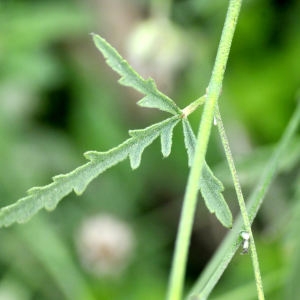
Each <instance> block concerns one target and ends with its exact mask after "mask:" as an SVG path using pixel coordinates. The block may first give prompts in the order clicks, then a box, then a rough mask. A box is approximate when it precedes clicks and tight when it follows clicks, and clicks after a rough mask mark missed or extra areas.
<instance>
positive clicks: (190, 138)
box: [182, 118, 196, 167]
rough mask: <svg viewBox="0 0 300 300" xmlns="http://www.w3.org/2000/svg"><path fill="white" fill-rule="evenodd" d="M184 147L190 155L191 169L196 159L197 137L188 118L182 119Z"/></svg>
mask: <svg viewBox="0 0 300 300" xmlns="http://www.w3.org/2000/svg"><path fill="white" fill-rule="evenodd" d="M182 126H183V136H184V145H185V148H186V150H187V155H188V166H189V167H191V166H192V164H193V159H194V152H195V145H196V137H195V134H194V132H193V130H192V127H191V125H190V123H189V121H188V120H187V119H186V118H183V119H182Z"/></svg>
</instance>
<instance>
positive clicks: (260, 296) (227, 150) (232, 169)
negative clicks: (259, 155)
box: [215, 104, 265, 300]
mask: <svg viewBox="0 0 300 300" xmlns="http://www.w3.org/2000/svg"><path fill="white" fill-rule="evenodd" d="M215 114H216V115H215V117H216V120H217V126H218V130H219V134H220V137H221V141H222V144H223V148H224V151H225V155H226V158H227V162H228V165H229V169H230V172H231V176H232V179H233V184H234V188H235V191H236V195H237V198H238V203H239V206H240V210H241V215H242V219H243V222H244V226H245V230H246V231H247V232H248V233H249V234H250V249H251V258H252V264H253V269H254V275H255V281H256V288H257V295H258V299H259V300H263V299H265V297H264V291H263V285H262V279H261V274H260V269H259V262H258V257H257V251H256V247H255V242H254V237H253V234H252V230H251V224H250V220H249V216H248V213H247V208H246V204H245V200H244V196H243V193H242V188H241V185H240V181H239V177H238V174H237V171H236V168H235V164H234V160H233V156H232V153H231V150H230V146H229V142H228V138H227V135H226V132H225V128H224V124H223V121H222V118H221V114H220V110H219V106H218V104H217V105H216V110H215Z"/></svg>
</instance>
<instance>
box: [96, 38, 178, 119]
mask: <svg viewBox="0 0 300 300" xmlns="http://www.w3.org/2000/svg"><path fill="white" fill-rule="evenodd" d="M92 36H93V39H94V43H95V45H96V47H97V48H98V50H99V51H100V52H101V53H102V55H103V56H104V58H105V59H106V63H107V64H108V65H109V66H110V67H111V68H112V69H113V70H114V71H116V72H117V73H118V74H119V75H120V76H121V78H120V80H119V82H120V83H121V84H123V85H125V86H130V87H132V88H134V89H135V90H137V91H139V92H140V93H142V94H143V95H145V97H144V98H142V99H141V100H140V101H139V102H138V105H140V106H143V107H150V108H157V109H160V110H162V111H166V112H169V113H171V114H173V115H179V114H181V110H180V108H179V107H178V106H177V105H176V103H175V102H174V101H173V100H172V99H170V98H169V97H168V96H166V95H164V94H163V93H161V92H160V91H159V90H158V89H157V87H156V85H155V82H154V80H153V79H152V78H149V79H147V80H145V79H144V78H142V77H141V76H140V75H139V74H138V73H137V72H136V71H135V70H134V69H133V68H132V67H131V66H130V65H129V64H128V62H127V61H126V60H125V59H124V58H123V57H122V56H121V55H120V54H119V53H118V52H117V50H116V49H114V48H113V47H112V46H111V45H110V44H109V43H107V42H106V41H105V39H103V38H102V37H100V36H99V35H97V34H92Z"/></svg>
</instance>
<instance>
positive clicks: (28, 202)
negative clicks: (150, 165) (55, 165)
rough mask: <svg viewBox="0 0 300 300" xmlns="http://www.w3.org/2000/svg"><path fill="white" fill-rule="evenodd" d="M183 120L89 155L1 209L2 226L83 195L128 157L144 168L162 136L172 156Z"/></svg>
mask: <svg viewBox="0 0 300 300" xmlns="http://www.w3.org/2000/svg"><path fill="white" fill-rule="evenodd" d="M179 120H180V117H179V116H173V117H171V118H168V119H166V120H164V121H162V122H159V123H156V124H154V125H152V126H149V127H147V128H145V129H142V130H132V131H130V132H129V133H130V135H131V138H129V139H127V140H126V141H125V142H123V143H122V144H120V145H119V146H117V147H115V148H112V149H111V150H109V151H106V152H97V151H89V152H86V153H85V154H84V156H85V157H86V158H87V159H88V160H90V161H89V162H88V163H86V164H84V165H82V166H80V167H78V168H77V169H75V170H73V171H71V172H70V173H67V174H62V175H58V176H54V177H53V182H52V183H51V184H49V185H46V186H43V187H34V188H32V189H30V190H28V192H27V194H28V196H26V197H24V198H21V199H19V200H18V201H17V202H15V203H14V204H11V205H9V206H6V207H3V208H2V209H1V210H0V227H2V226H9V225H11V224H13V223H15V222H19V223H23V222H25V221H27V220H29V219H30V218H31V217H32V216H33V215H34V214H36V213H37V212H38V211H39V210H40V209H42V208H46V209H47V210H53V209H55V207H56V206H57V204H58V203H59V201H60V200H61V199H62V198H64V197H65V196H66V195H68V194H69V193H71V192H72V191H74V192H75V193H76V194H77V195H80V194H82V193H83V192H84V190H85V189H86V187H87V185H88V184H89V183H90V182H91V181H92V180H93V179H94V178H96V177H97V176H98V175H99V174H101V173H103V172H104V171H105V170H107V169H108V168H110V167H112V166H114V165H116V164H118V163H119V162H121V161H123V160H125V159H126V158H127V157H129V159H130V164H131V167H132V168H133V169H134V168H137V167H138V166H139V165H140V161H141V156H142V153H143V151H144V150H145V148H146V147H147V146H149V145H150V144H151V143H152V142H153V141H154V140H155V139H156V138H157V137H159V136H160V135H161V136H163V137H162V140H163V143H162V153H163V155H164V156H166V154H167V155H168V154H170V151H169V150H170V149H171V143H172V130H173V128H174V126H175V125H176V124H177V123H178V122H179ZM166 144H167V145H168V146H167V147H166ZM166 148H167V150H166Z"/></svg>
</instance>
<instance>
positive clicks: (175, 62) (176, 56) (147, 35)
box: [127, 18, 189, 90]
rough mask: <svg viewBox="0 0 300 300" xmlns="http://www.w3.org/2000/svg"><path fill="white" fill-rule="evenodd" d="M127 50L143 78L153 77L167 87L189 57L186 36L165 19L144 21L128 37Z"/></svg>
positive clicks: (130, 60)
mask: <svg viewBox="0 0 300 300" xmlns="http://www.w3.org/2000/svg"><path fill="white" fill-rule="evenodd" d="M127 52H128V55H127V57H128V60H129V62H130V63H131V64H132V65H133V67H134V68H135V69H136V70H137V71H138V72H139V73H140V74H141V75H142V76H143V77H145V78H147V77H149V76H151V77H153V78H154V79H155V81H156V82H157V83H158V85H160V86H161V85H163V87H164V89H167V90H170V89H172V87H171V83H172V82H173V80H174V76H175V75H176V74H177V72H178V71H179V70H180V69H181V68H182V67H183V66H184V65H185V64H186V62H187V59H188V56H189V49H188V43H187V39H186V38H185V35H184V34H183V32H182V31H181V30H180V28H179V27H177V26H176V25H175V24H173V23H171V22H170V21H169V20H168V19H165V18H150V19H148V20H147V21H142V22H140V24H139V25H137V26H136V28H135V29H134V30H133V31H132V32H131V34H130V35H129V37H128V39H127Z"/></svg>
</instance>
